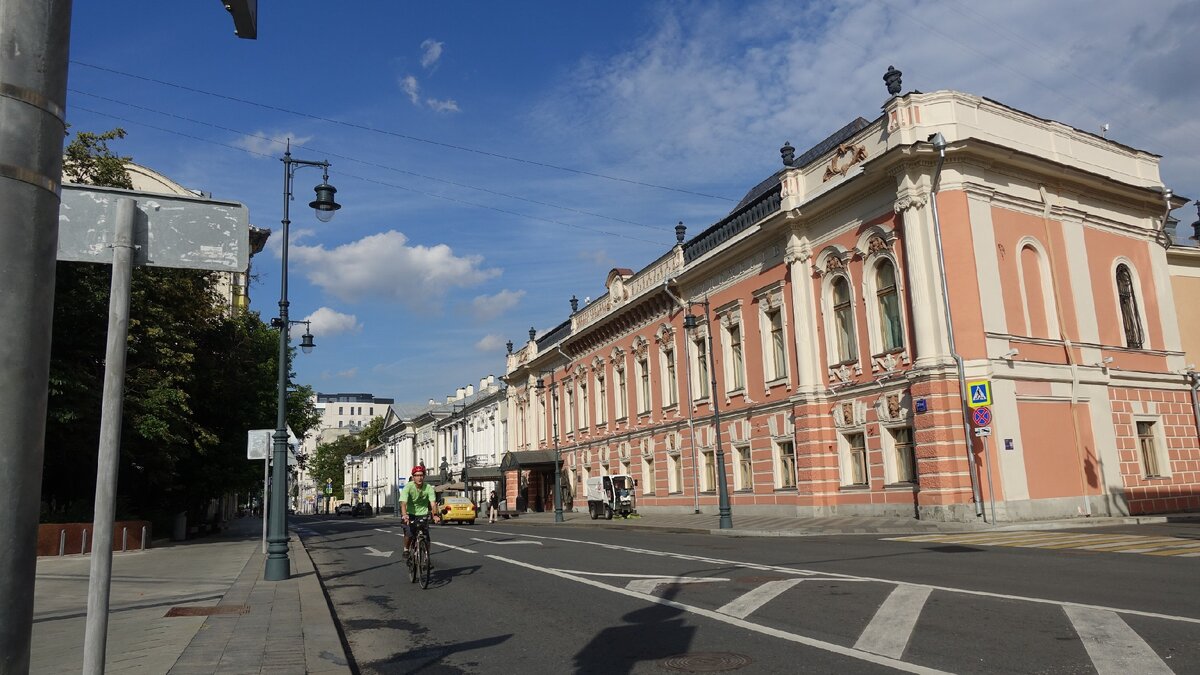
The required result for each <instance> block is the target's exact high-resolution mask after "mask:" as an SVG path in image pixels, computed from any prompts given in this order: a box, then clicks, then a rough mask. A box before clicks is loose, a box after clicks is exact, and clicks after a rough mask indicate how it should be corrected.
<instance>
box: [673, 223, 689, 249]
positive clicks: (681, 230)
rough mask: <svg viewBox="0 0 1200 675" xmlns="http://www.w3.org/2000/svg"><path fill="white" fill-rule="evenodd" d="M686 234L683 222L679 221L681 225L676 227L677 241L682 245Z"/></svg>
mask: <svg viewBox="0 0 1200 675" xmlns="http://www.w3.org/2000/svg"><path fill="white" fill-rule="evenodd" d="M685 234H687V228H686V227H684V226H683V221H682V220H681V221H679V224H678V225H676V226H675V241H676V242H677V243H680V244H682V243H683V237H684V235H685Z"/></svg>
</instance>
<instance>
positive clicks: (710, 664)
mask: <svg viewBox="0 0 1200 675" xmlns="http://www.w3.org/2000/svg"><path fill="white" fill-rule="evenodd" d="M750 663H751V661H750V657H749V656H746V655H744V654H733V653H731V652H696V653H692V654H680V655H679V656H671V657H668V658H665V659H663V660H662V662H660V663H659V665H661V666H662V667H663V668H666V669H668V670H677V671H679V672H681V673H720V672H724V671H726V670H737V669H739V668H745V667H746V666H748V665H750Z"/></svg>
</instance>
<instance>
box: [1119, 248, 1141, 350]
mask: <svg viewBox="0 0 1200 675" xmlns="http://www.w3.org/2000/svg"><path fill="white" fill-rule="evenodd" d="M1117 301H1118V303H1119V304H1120V306H1121V325H1122V326H1123V327H1124V328H1125V346H1126V347H1129V348H1130V349H1141V348H1142V343H1143V341H1144V339H1145V335H1144V334H1143V333H1142V315H1141V313H1140V312H1138V302H1137V294H1136V293H1134V290H1133V274H1132V273H1131V272H1130V271H1129V266H1128V265H1124V264H1122V265H1117Z"/></svg>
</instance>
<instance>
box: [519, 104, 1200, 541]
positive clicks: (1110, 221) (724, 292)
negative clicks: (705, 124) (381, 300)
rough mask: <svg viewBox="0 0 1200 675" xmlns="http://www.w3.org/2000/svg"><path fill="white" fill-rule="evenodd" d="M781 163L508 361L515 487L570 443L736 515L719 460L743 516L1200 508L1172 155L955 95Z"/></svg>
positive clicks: (642, 500) (534, 478)
mask: <svg viewBox="0 0 1200 675" xmlns="http://www.w3.org/2000/svg"><path fill="white" fill-rule="evenodd" d="M781 157H782V160H783V168H782V169H781V170H780V171H778V172H776V173H775V174H774V175H772V176H771V177H770V178H768V179H767V180H765V181H763V182H762V183H761V184H759V185H758V186H756V187H755V188H753V189H752V190H750V192H749V193H748V194H747V195H746V198H745V199H743V201H742V202H741V203H740V204H739V205H738V206H737V207H736V208H735V209H734V210H733V211H732V212H731V213H730V214H729V215H728V216H727V217H725V218H723V219H722V220H720V221H719V222H717V223H715V224H713V225H712V226H711V227H708V228H706V229H705V230H703V231H702V232H700V233H699V234H698V235H696V236H695V237H693V238H691V239H686V237H685V233H684V231H683V229H682V227H680V228H677V236H678V242H677V244H676V245H675V246H674V247H673V248H672V249H671V250H670V251H668V252H667V253H666V254H665V255H663V256H662V257H661V258H660V259H658V260H657V261H655V262H653V263H651V264H650V265H648V266H647V267H645V268H644V269H642V270H639V271H636V272H635V271H633V270H629V269H622V268H617V269H614V270H612V271H611V272H610V273H609V275H608V278H607V280H606V287H607V293H606V294H605V295H604V296H601V297H600V298H598V299H597V300H596V301H594V302H592V303H591V304H589V305H587V306H586V307H583V308H577V307H575V306H573V307H572V313H571V315H570V317H569V319H568V320H567V321H565V322H564V323H563V324H562V325H560V326H558V327H556V328H555V329H553V330H551V331H547V332H546V333H545V334H543V335H542V336H540V337H538V336H537V335H536V333H535V332H533V331H531V335H530V340H529V341H528V342H527V343H526V344H525V345H523V346H522V347H520V348H519V349H517V350H515V351H511V352H510V354H509V356H508V361H507V369H506V376H505V381H506V382H507V383H508V385H509V388H508V392H507V401H508V414H509V418H510V420H511V421H512V424H511V425H510V428H509V439H508V440H509V445H510V448H511V450H512V452H511V453H510V455H511V461H507V462H506V468H507V474H509V475H510V480H509V481H508V483H509V484H510V485H515V486H516V487H515V488H513V487H510V488H509V490H508V495H509V496H510V498H514V499H515V498H517V497H524V498H525V502H526V505H527V506H529V505H530V504H531V503H532V501H533V500H532V499H531V497H532V498H536V499H537V500H538V501H540V502H541V504H542V505H543V508H544V507H545V506H546V505H547V504H548V502H549V500H550V497H551V494H552V492H551V493H548V492H547V485H546V483H547V481H549V480H551V476H552V474H553V467H554V464H555V457H557V456H558V455H559V454H561V464H560V467H561V471H562V475H563V476H564V480H565V481H566V483H567V485H568V486H569V488H568V489H569V490H570V492H573V493H574V494H580V493H581V492H582V485H583V483H584V482H585V481H586V478H587V477H589V476H594V475H600V474H604V473H610V474H611V473H623V474H629V475H632V476H633V477H634V478H636V479H637V480H638V481H639V487H638V499H639V508H640V509H642V510H671V511H691V510H701V511H714V510H716V507H717V503H718V494H717V493H718V489H719V487H720V482H721V481H720V479H719V476H720V473H721V472H722V471H723V472H724V476H725V479H726V482H727V485H728V488H727V489H728V494H729V500H730V503H731V504H732V507H733V509H734V513H735V514H736V513H737V512H739V511H742V510H750V511H753V512H757V513H774V514H793V515H798V516H819V515H881V516H882V515H888V516H914V515H915V516H917V517H921V518H930V519H938V520H972V519H975V518H978V517H984V518H987V519H989V520H992V519H995V520H1022V519H1029V518H1045V517H1061V516H1075V515H1089V514H1096V515H1117V514H1126V513H1148V512H1163V511H1175V510H1187V509H1197V508H1200V442H1198V439H1197V428H1196V413H1195V409H1194V407H1193V406H1192V404H1191V397H1192V395H1193V391H1192V388H1191V385H1190V382H1191V380H1190V379H1189V377H1188V376H1187V374H1186V371H1187V370H1188V368H1187V366H1188V363H1189V362H1188V361H1187V360H1186V358H1185V354H1184V346H1183V342H1182V337H1181V332H1180V321H1181V320H1180V318H1179V316H1178V315H1177V311H1176V308H1177V306H1178V305H1177V303H1176V298H1175V295H1174V293H1175V290H1174V289H1173V285H1172V275H1171V274H1170V270H1169V266H1168V260H1167V246H1166V245H1165V243H1164V232H1163V231H1164V228H1165V226H1166V224H1167V222H1168V220H1169V219H1170V212H1171V210H1172V209H1175V208H1178V207H1179V206H1181V205H1183V204H1184V203H1186V201H1187V200H1185V199H1182V198H1179V197H1176V196H1173V195H1172V194H1171V193H1170V191H1169V190H1167V189H1166V188H1165V186H1163V185H1162V184H1161V181H1160V179H1159V172H1158V160H1159V158H1158V156H1156V155H1153V154H1150V153H1147V152H1144V151H1140V150H1136V149H1134V148H1130V147H1127V146H1123V145H1120V144H1118V143H1114V142H1112V141H1109V140H1107V139H1105V138H1102V137H1099V136H1096V135H1094V134H1090V133H1087V132H1084V131H1080V130H1078V129H1073V128H1071V127H1068V126H1065V125H1063V124H1060V123H1057V122H1053V121H1050V120H1045V119H1041V118H1037V117H1034V116H1032V115H1029V114H1027V113H1024V112H1021V111H1019V110H1015V109H1013V108H1009V107H1007V106H1004V105H1002V104H1000V103H997V102H994V101H990V100H988V99H984V98H980V97H977V96H972V95H968V94H964V93H959V92H953V91H940V92H934V93H929V94H922V93H918V92H913V93H909V94H905V95H897V96H893V97H892V98H891V99H889V100H888V101H887V103H886V104H885V106H884V108H883V114H882V115H881V116H880V117H878V118H877V119H875V120H874V121H868V120H866V119H863V118H859V119H856V120H854V121H852V122H851V123H850V124H848V125H846V126H845V127H844V128H842V129H841V130H839V131H838V132H836V133H835V134H833V135H831V136H830V137H829V138H827V139H825V141H823V142H822V143H820V144H818V145H817V146H815V147H814V148H812V149H810V150H808V151H807V152H804V153H797V151H796V150H795V149H794V148H792V147H790V145H785V146H784V147H783V148H782V149H781ZM689 316H690V317H692V318H690V319H689V318H688V317H689ZM539 380H541V382H542V386H541V387H539V386H538V381H539ZM968 394H970V396H968ZM984 404H989V405H986V406H984ZM979 407H986V408H987V411H988V413H989V414H987V415H984V414H982V413H976V410H978V408H979ZM988 418H990V419H988ZM976 427H986V431H987V432H990V435H987V436H983V435H977V434H982V433H984V432H978V431H977V430H976ZM556 446H557V448H558V450H557V452H555V447H556ZM566 496H569V494H565V495H564V497H566ZM531 508H532V507H531Z"/></svg>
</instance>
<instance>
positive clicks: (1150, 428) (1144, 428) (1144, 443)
mask: <svg viewBox="0 0 1200 675" xmlns="http://www.w3.org/2000/svg"><path fill="white" fill-rule="evenodd" d="M1137 434H1138V449H1139V450H1140V451H1141V454H1142V469H1143V470H1144V472H1145V474H1144V475H1145V477H1146V478H1159V477H1161V476H1162V471H1161V470H1160V469H1159V462H1158V439H1157V438H1155V436H1156V434H1155V433H1154V422H1138V423H1137Z"/></svg>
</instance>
